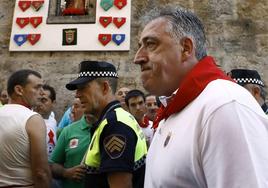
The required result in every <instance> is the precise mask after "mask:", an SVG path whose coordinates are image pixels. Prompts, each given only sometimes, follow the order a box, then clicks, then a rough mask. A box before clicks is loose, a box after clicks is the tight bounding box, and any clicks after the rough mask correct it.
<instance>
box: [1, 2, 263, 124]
mask: <svg viewBox="0 0 268 188" xmlns="http://www.w3.org/2000/svg"><path fill="white" fill-rule="evenodd" d="M167 3H172V4H174V5H181V6H183V7H186V8H190V9H192V10H193V11H194V12H195V13H196V14H197V15H199V16H200V18H201V19H202V21H203V23H204V25H205V29H206V33H207V42H208V44H207V45H208V52H209V54H210V55H212V56H214V57H215V58H216V60H217V62H218V64H219V65H221V67H222V68H223V69H224V70H226V71H229V70H230V69H232V68H250V69H256V70H258V71H259V73H260V74H261V76H262V77H263V79H264V81H265V82H266V83H268V22H267V20H268V3H267V0H246V1H245V0H202V1H197V0H147V1H146V0H132V23H131V36H132V38H131V50H130V51H129V52H12V53H11V52H9V51H8V45H9V37H10V31H11V24H12V17H13V9H14V6H15V1H13V0H1V1H0V87H1V86H2V87H3V86H4V85H5V83H6V79H7V77H8V76H9V75H10V73H12V72H14V71H15V70H18V69H21V68H32V69H35V70H38V71H39V72H41V74H42V75H43V78H44V79H45V80H46V82H47V83H48V84H50V85H52V86H53V87H55V89H56V92H57V105H56V108H55V112H56V115H57V118H58V119H59V118H60V116H61V115H62V113H63V111H64V110H65V108H66V106H67V105H68V104H69V103H70V101H71V100H72V97H73V95H74V93H73V92H70V91H67V90H66V89H65V84H66V83H67V82H68V81H69V80H71V79H72V78H73V77H74V76H75V73H76V72H77V68H78V63H79V62H80V61H82V60H87V59H97V60H106V61H110V62H112V63H114V65H115V66H116V67H117V68H118V70H119V76H120V77H121V78H120V82H119V86H123V85H127V86H129V87H132V88H139V89H142V86H141V83H140V79H139V69H138V67H136V66H134V65H133V64H132V61H133V57H134V55H135V52H136V50H137V41H138V38H139V36H138V35H139V32H140V31H141V28H140V26H139V23H138V21H139V19H140V17H141V16H142V15H143V14H144V12H146V11H148V10H150V9H151V8H153V7H155V6H158V5H165V4H167Z"/></svg>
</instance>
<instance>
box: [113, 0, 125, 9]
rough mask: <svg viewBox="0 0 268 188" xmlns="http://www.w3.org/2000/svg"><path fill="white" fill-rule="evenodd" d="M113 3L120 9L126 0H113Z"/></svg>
mask: <svg viewBox="0 0 268 188" xmlns="http://www.w3.org/2000/svg"><path fill="white" fill-rule="evenodd" d="M114 5H115V6H116V7H117V8H119V9H122V8H123V7H124V6H126V5H127V0H114Z"/></svg>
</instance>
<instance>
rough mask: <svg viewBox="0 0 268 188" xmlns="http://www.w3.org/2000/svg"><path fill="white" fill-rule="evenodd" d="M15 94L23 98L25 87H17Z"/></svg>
mask: <svg viewBox="0 0 268 188" xmlns="http://www.w3.org/2000/svg"><path fill="white" fill-rule="evenodd" d="M14 93H15V94H16V95H18V96H22V95H23V87H22V86H21V85H15V87H14Z"/></svg>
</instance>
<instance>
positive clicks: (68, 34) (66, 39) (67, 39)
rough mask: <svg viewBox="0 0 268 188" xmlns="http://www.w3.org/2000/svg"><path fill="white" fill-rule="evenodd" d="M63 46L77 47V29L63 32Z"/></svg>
mask: <svg viewBox="0 0 268 188" xmlns="http://www.w3.org/2000/svg"><path fill="white" fill-rule="evenodd" d="M62 45H64V46H68V45H77V29H76V28H74V29H63V30H62Z"/></svg>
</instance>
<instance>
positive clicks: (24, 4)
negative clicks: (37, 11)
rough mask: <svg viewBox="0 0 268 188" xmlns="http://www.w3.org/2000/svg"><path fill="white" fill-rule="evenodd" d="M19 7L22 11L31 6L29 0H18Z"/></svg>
mask: <svg viewBox="0 0 268 188" xmlns="http://www.w3.org/2000/svg"><path fill="white" fill-rule="evenodd" d="M18 5H19V7H20V9H21V10H22V11H23V12H24V11H25V10H27V9H28V8H29V7H30V6H31V1H19V4H18Z"/></svg>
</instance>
